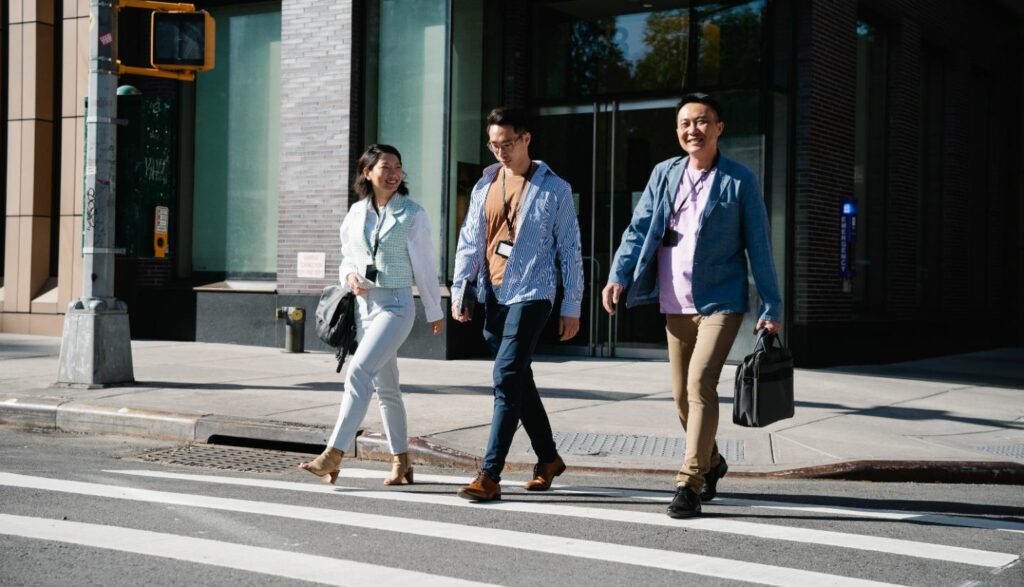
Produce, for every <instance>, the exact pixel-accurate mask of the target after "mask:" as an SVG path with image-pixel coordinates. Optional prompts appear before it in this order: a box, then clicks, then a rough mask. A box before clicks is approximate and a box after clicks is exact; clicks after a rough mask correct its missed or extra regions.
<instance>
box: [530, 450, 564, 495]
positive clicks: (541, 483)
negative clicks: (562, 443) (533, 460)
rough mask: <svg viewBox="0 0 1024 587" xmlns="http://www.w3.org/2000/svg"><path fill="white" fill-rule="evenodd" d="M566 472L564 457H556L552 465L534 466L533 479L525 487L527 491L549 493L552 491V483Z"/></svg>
mask: <svg viewBox="0 0 1024 587" xmlns="http://www.w3.org/2000/svg"><path fill="white" fill-rule="evenodd" d="M564 472H565V461H563V460H562V457H555V460H553V461H551V462H550V463H537V464H536V465H534V466H533V479H530V480H529V481H527V482H526V485H523V487H524V488H526V490H527V491H547V490H548V489H551V482H552V481H554V480H555V477H558V476H559V475H561V474H562V473H564Z"/></svg>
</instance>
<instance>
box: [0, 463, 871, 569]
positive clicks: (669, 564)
mask: <svg viewBox="0 0 1024 587" xmlns="http://www.w3.org/2000/svg"><path fill="white" fill-rule="evenodd" d="M0 485H6V486H10V487H21V488H26V489H38V490H43V491H56V492H62V493H73V494H77V495H89V496H93V497H102V498H112V499H124V500H131V501H139V502H146V503H161V504H171V505H181V506H187V507H198V508H206V509H215V510H221V511H232V512H241V513H249V514H257V515H265V516H277V517H283V518H290V519H294V520H306V521H310V522H317V523H326V524H338V525H343V526H350V527H358V528H367V529H370V530H375V531H384V532H399V533H404V534H413V535H417V536H426V537H430V538H442V539H447V540H456V541H462V542H472V543H476V544H484V545H488V546H491V547H504V548H515V549H519V550H528V551H533V552H541V553H545V554H555V555H563V556H569V557H575V558H584V559H590V560H599V561H604V562H612V563H620V564H626V565H634V566H642V567H647V568H657V569H664V570H669V571H678V572H682V573H689V574H694V575H703V576H709V577H715V578H721V579H733V580H736V581H744V582H748V583H759V584H763V585H779V586H787V585H836V586H868V585H888V584H887V583H879V582H875V581H868V580H863V579H856V578H850V577H842V576H838V575H830V574H827V573H819V572H815V571H805V570H801V569H792V568H787V567H779V566H772V565H765V564H760V563H751V562H745V561H737V560H731V559H725V558H718V557H710V556H704V555H697V554H688V553H683V552H674V551H667V550H658V549H653V548H644V547H638V546H628V545H622V544H612V543H606V542H596V541H592V540H580V539H576V538H567V537H562V536H549V535H546V534H531V533H528V532H518V531H514V530H503V529H498V528H482V527H478V526H466V525H460V524H453V523H449V522H434V521H430V520H418V519H415V518H405V517H391V516H382V515H378V514H364V513H360V512H350V511H341V510H332V509H322V508H312V507H306V506H295V505H288V504H280V503H273V502H261V501H248V500H241V499H233V498H223V497H209V496H204V495H194V494H189V493H171V492H166V491H153V490H148V489H136V488H132V487H119V486H113V485H101V484H98V483H83V482H79V481H65V480H56V479H48V478H45V477H32V476H28V475H19V474H15V473H0Z"/></svg>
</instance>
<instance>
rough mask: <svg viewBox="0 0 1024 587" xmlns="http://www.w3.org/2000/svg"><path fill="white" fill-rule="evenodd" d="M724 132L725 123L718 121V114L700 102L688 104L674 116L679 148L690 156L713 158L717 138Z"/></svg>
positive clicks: (716, 149)
mask: <svg viewBox="0 0 1024 587" xmlns="http://www.w3.org/2000/svg"><path fill="white" fill-rule="evenodd" d="M723 130H725V123H724V122H721V121H720V120H718V114H716V113H715V111H714V110H713V109H712V108H711V107H709V106H707V105H706V104H701V103H700V102H690V103H689V104H686V105H684V106H683V107H682V108H680V109H679V112H678V113H677V114H676V136H677V137H678V138H679V146H681V147H682V148H683V150H684V151H686V152H687V153H689V154H690V155H691V156H692V155H697V156H698V157H699V156H702V155H704V154H707V155H709V156H713V155H714V154H715V153H717V152H718V137H719V136H721V135H722V131H723Z"/></svg>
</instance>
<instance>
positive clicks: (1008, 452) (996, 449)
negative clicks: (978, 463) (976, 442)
mask: <svg viewBox="0 0 1024 587" xmlns="http://www.w3.org/2000/svg"><path fill="white" fill-rule="evenodd" d="M974 448H975V450H980V451H981V452H987V453H989V454H994V455H998V456H1001V457H1007V458H1010V459H1016V460H1018V461H1024V444H997V445H994V446H976V447H974Z"/></svg>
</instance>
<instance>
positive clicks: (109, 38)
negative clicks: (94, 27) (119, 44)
mask: <svg viewBox="0 0 1024 587" xmlns="http://www.w3.org/2000/svg"><path fill="white" fill-rule="evenodd" d="M100 42H101V43H103V46H104V47H106V46H107V45H109V44H111V43H113V42H114V35H112V34H110V33H105V34H102V35H100Z"/></svg>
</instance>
